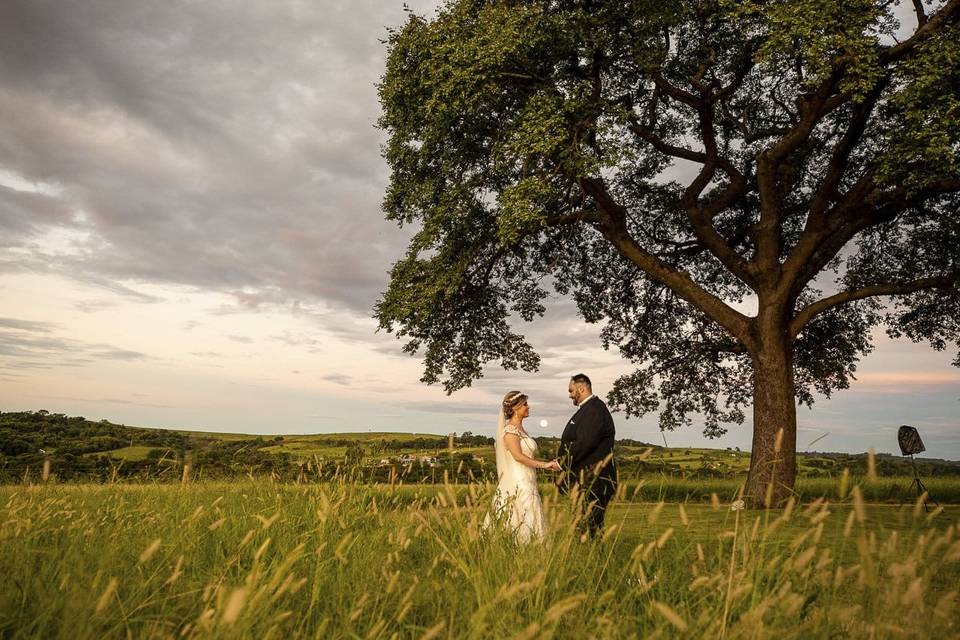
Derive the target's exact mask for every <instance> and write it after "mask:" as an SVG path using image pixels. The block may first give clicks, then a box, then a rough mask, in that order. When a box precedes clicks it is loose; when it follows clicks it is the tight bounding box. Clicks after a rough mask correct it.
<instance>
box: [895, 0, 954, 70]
mask: <svg viewBox="0 0 960 640" xmlns="http://www.w3.org/2000/svg"><path fill="white" fill-rule="evenodd" d="M917 4H919V0H914V6H916V5H917ZM922 11H923V7H922V6H921V7H920V12H922ZM919 15H920V14H918V17H919ZM958 16H960V0H949V2H947V3H946V4H945V5H943V6H942V7H940V10H939V11H937V12H936V13H935V14H933V15H932V16H929V18H927V19H926V20H923V22H922V24H919V26H918V27H917V30H916V31H914V32H913V35H912V36H910V37H909V38H907V39H906V40H904V41H903V42H901V43H899V44H897V45H894V46H892V47H888V48H886V49H884V50H883V51H882V52H881V53H880V64H882V65H888V64H890V63H891V62H897V61H899V60H902V59H903V58H905V57H907V56H909V55H911V54H912V53H913V52H914V51H915V50H916V49H917V47H918V46H919V45H920V44H921V43H923V42H924V41H925V40H927V39H928V38H929V37H930V36H932V35H933V34H935V33H936V32H937V31H938V30H940V29H941V28H942V27H943V26H944V25H946V24H948V23H949V22H951V21H952V20H955V19H957V17H958Z"/></svg>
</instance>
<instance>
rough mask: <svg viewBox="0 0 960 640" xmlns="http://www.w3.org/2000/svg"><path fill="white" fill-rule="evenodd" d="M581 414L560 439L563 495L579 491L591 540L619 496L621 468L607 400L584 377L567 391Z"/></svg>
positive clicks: (574, 379)
mask: <svg viewBox="0 0 960 640" xmlns="http://www.w3.org/2000/svg"><path fill="white" fill-rule="evenodd" d="M567 391H569V392H570V399H571V400H573V404H575V405H577V412H576V413H575V414H573V417H572V418H570V422H568V423H567V426H566V427H565V428H564V430H563V435H561V436H560V449H559V455H558V458H559V459H560V465H561V467H562V469H563V470H562V472H561V473H560V476H559V478H558V480H557V485H558V487H559V488H560V493H563V494H566V493H568V492H569V491H570V490H571V489H573V488H574V487H577V488H578V491H579V492H580V495H581V496H582V497H583V501H584V510H585V511H584V514H583V522H582V526H583V527H584V528H586V531H587V533H589V534H590V537H593V536H594V535H596V533H597V532H598V531H599V530H600V529H602V528H603V518H604V516H605V515H606V511H607V504H608V503H609V502H610V500H611V499H612V498H613V496H614V494H616V492H617V468H616V466H615V465H614V463H613V439H614V436H615V435H616V430H615V429H614V426H613V417H612V416H611V415H610V411H609V409H607V405H605V404H604V403H603V400H601V399H600V398H598V397H596V396H595V395H593V389H592V386H591V384H590V378H588V377H587V376H586V375H584V374H582V373H578V374H577V375H575V376H573V377H572V378H570V384H569V385H568V387H567Z"/></svg>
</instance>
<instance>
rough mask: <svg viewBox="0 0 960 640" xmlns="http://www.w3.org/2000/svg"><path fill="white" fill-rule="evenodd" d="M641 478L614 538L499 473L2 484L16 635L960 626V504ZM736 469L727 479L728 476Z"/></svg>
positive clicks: (868, 630)
mask: <svg viewBox="0 0 960 640" xmlns="http://www.w3.org/2000/svg"><path fill="white" fill-rule="evenodd" d="M880 480H882V479H878V480H873V481H872V482H867V481H863V482H856V481H853V480H850V479H849V478H847V479H845V480H842V481H840V482H839V483H838V482H836V481H834V484H833V486H832V487H831V490H830V491H829V492H828V493H829V497H827V498H823V497H819V498H814V499H807V500H805V501H799V502H792V503H790V504H788V505H787V507H786V508H784V509H769V510H758V511H751V510H739V509H735V508H731V507H732V506H735V505H731V500H732V498H734V497H735V496H734V495H732V494H728V493H726V492H725V491H724V492H719V493H718V492H716V491H713V492H711V493H710V495H709V496H708V497H706V499H705V500H703V501H699V500H691V501H686V502H684V501H676V502H669V501H663V500H660V499H654V500H650V497H651V496H652V495H654V494H652V493H646V492H647V491H648V490H650V487H648V486H647V485H646V484H642V483H639V484H634V485H627V484H625V485H624V486H623V495H621V497H620V499H619V500H618V501H616V502H615V503H614V506H613V508H612V509H611V510H610V513H609V515H608V519H607V528H606V530H605V533H604V536H603V538H602V539H597V540H587V541H581V540H580V539H579V538H578V536H577V535H576V534H575V532H574V526H575V522H574V518H573V514H574V513H575V512H574V510H573V509H572V508H571V505H569V504H568V502H567V500H566V499H563V498H560V497H559V496H557V495H556V494H555V493H554V492H553V491H552V490H551V488H550V487H544V494H545V502H546V510H547V514H548V519H549V529H550V534H549V536H548V539H547V540H546V541H545V542H544V543H543V544H540V545H538V544H534V545H529V546H526V547H518V546H517V545H516V544H514V542H513V541H512V538H511V537H510V535H509V534H508V533H507V532H504V531H500V530H497V529H493V530H484V529H483V528H482V526H481V522H482V518H483V515H484V514H485V513H486V509H487V505H488V504H489V500H490V497H491V491H492V486H491V485H490V484H485V483H468V484H459V485H453V484H448V485H441V486H406V485H393V486H386V485H370V484H367V483H353V482H346V481H338V482H329V483H323V484H312V483H308V484H302V485H295V484H281V483H273V482H270V481H268V480H255V481H242V482H230V483H212V482H211V483H208V482H201V483H188V484H185V485H174V484H101V485H92V484H79V485H66V484H47V485H33V486H5V487H0V567H2V571H0V637H4V638H41V637H42V638H71V639H74V638H77V639H84V638H102V637H131V638H225V637H230V638H288V637H308V638H454V637H456V638H460V637H466V638H488V637H497V638H501V637H503V638H507V637H511V638H535V637H536V638H554V637H597V638H655V637H671V638H672V637H706V636H708V637H714V638H764V637H771V636H774V635H776V636H778V637H781V638H801V637H817V638H820V637H824V638H825V637H844V638H848V637H849V638H885V637H898V638H899V637H915V638H933V637H936V638H947V637H957V636H958V634H960V626H958V625H960V614H958V608H957V605H958V594H957V589H958V584H960V528H958V522H957V521H958V515H960V507H958V506H953V505H945V506H944V507H941V508H939V509H932V510H931V511H930V512H927V511H925V510H924V508H923V506H922V505H921V504H920V503H910V504H904V505H895V504H872V503H868V502H867V501H866V500H864V495H865V494H866V493H869V491H870V490H871V489H870V485H871V484H872V483H875V482H878V481H880ZM722 488H724V489H725V488H726V487H722Z"/></svg>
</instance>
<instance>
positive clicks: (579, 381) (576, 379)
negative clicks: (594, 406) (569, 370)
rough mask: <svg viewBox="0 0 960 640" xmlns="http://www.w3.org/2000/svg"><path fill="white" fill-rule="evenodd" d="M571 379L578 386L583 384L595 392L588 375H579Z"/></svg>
mask: <svg viewBox="0 0 960 640" xmlns="http://www.w3.org/2000/svg"><path fill="white" fill-rule="evenodd" d="M570 379H571V380H572V381H573V382H575V383H576V384H582V385H584V386H585V387H586V388H587V389H589V390H590V391H593V385H591V384H590V378H588V377H587V374H585V373H578V374H576V375H574V376H571V377H570Z"/></svg>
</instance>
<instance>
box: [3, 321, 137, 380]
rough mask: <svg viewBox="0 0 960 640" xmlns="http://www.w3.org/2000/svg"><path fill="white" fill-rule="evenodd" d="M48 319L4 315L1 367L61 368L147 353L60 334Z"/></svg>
mask: <svg viewBox="0 0 960 640" xmlns="http://www.w3.org/2000/svg"><path fill="white" fill-rule="evenodd" d="M58 331H59V327H58V326H57V325H55V324H52V323H48V322H38V321H35V320H21V319H17V318H0V369H57V368H62V367H78V366H84V365H87V364H91V363H93V362H96V361H97V360H104V359H106V360H138V359H143V358H147V357H149V356H147V354H144V353H140V352H139V351H131V350H129V349H123V348H120V347H116V346H114V345H109V344H103V343H90V342H84V341H82V340H74V339H72V338H68V337H63V336H60V335H56V333H55V332H58Z"/></svg>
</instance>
